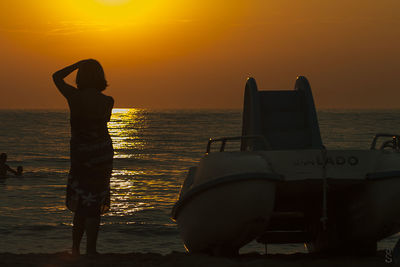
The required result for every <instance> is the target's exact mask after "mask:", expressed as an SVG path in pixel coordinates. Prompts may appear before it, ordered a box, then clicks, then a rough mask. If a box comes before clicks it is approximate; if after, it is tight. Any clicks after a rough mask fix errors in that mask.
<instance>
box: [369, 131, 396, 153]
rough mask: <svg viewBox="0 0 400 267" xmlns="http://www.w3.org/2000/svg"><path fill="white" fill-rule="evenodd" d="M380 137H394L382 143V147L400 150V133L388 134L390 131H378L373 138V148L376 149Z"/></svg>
mask: <svg viewBox="0 0 400 267" xmlns="http://www.w3.org/2000/svg"><path fill="white" fill-rule="evenodd" d="M380 137H392V139H391V140H387V141H385V142H383V143H382V145H381V147H380V149H385V148H386V147H391V148H392V149H393V150H396V151H399V150H400V135H398V134H388V133H377V134H376V135H375V137H374V139H373V140H372V143H371V150H375V149H376V144H377V142H378V138H380Z"/></svg>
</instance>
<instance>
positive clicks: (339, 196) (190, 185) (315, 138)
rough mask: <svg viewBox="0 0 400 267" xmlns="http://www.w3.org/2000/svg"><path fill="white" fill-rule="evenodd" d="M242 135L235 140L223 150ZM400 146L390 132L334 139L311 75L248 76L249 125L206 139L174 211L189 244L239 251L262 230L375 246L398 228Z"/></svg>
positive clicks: (265, 235) (320, 242) (316, 248)
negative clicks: (364, 141) (325, 128)
mask: <svg viewBox="0 0 400 267" xmlns="http://www.w3.org/2000/svg"><path fill="white" fill-rule="evenodd" d="M235 141H236V142H240V146H239V145H238V149H237V150H236V151H232V150H229V151H228V150H226V147H227V143H228V142H235ZM215 147H217V148H218V149H215ZM399 151H400V136H399V135H398V134H392V133H390V134H388V133H378V134H376V135H375V136H374V137H373V139H372V142H371V146H370V147H369V148H368V149H365V150H345V149H343V150H337V149H336V150H330V149H327V148H326V147H325V146H324V145H323V142H322V138H321V134H320V129H319V123H318V118H317V112H316V109H315V104H314V99H313V95H312V91H311V87H310V84H309V82H308V80H307V79H306V78H305V77H304V76H299V77H297V79H296V83H295V88H294V90H279V91H271V90H264V91H260V90H258V87H257V83H256V81H255V79H254V78H249V79H248V80H247V82H246V87H245V94H244V106H243V122H242V135H241V136H237V137H223V138H216V139H210V140H209V141H208V144H207V149H206V153H205V155H204V157H203V158H202V159H201V160H200V162H199V164H198V165H197V166H195V167H191V168H190V169H189V172H188V174H187V177H186V179H185V180H184V183H183V185H182V188H181V191H180V194H179V198H178V201H177V202H176V203H175V205H174V206H173V209H172V216H171V217H172V219H173V220H174V221H176V223H177V225H178V229H179V232H180V235H181V237H182V239H183V243H184V245H185V247H186V249H187V250H188V251H189V252H203V253H210V254H215V255H234V254H238V251H239V249H240V248H241V247H243V246H244V245H246V244H247V243H249V242H251V241H252V240H257V241H258V242H260V243H263V244H265V245H266V248H267V244H274V243H275V244H276V243H278V244H283V243H305V244H306V246H307V249H308V250H309V251H310V252H327V253H331V252H332V253H336V254H337V253H345V254H347V253H357V254H366V255H371V254H373V253H375V252H376V249H377V242H378V241H379V240H381V239H383V238H386V237H388V236H390V235H393V234H395V233H397V232H399V231H400V212H399V211H398V207H397V205H398V204H397V203H400V153H399Z"/></svg>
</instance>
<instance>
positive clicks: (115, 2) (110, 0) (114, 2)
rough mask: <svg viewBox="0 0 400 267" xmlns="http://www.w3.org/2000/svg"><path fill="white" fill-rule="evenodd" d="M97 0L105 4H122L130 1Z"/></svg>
mask: <svg viewBox="0 0 400 267" xmlns="http://www.w3.org/2000/svg"><path fill="white" fill-rule="evenodd" d="M97 1H99V2H100V3H103V4H105V5H123V4H126V3H128V2H130V1H131V0H97Z"/></svg>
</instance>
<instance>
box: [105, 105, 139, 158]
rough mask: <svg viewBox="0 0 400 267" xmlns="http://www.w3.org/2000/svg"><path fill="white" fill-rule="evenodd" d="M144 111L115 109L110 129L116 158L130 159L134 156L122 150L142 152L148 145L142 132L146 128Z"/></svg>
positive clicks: (109, 124) (109, 125)
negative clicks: (142, 136)
mask: <svg viewBox="0 0 400 267" xmlns="http://www.w3.org/2000/svg"><path fill="white" fill-rule="evenodd" d="M145 122H146V120H145V110H144V109H135V108H130V109H113V111H112V116H111V121H110V122H109V123H108V128H109V131H110V135H111V138H112V141H113V146H114V149H115V155H114V157H115V158H129V157H132V156H133V155H132V154H129V153H123V152H122V153H121V151H120V150H128V149H129V150H137V151H140V150H141V149H143V148H144V146H145V145H146V144H145V142H144V140H143V139H142V138H141V131H143V130H144V129H145V128H146V123H145Z"/></svg>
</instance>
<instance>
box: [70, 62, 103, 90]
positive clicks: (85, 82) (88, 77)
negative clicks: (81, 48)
mask: <svg viewBox="0 0 400 267" xmlns="http://www.w3.org/2000/svg"><path fill="white" fill-rule="evenodd" d="M76 85H77V87H78V89H85V88H93V89H97V90H99V91H100V92H101V91H104V90H105V89H106V87H107V86H108V84H107V81H106V78H105V75H104V70H103V67H102V66H101V65H100V63H99V62H98V61H97V60H94V59H90V60H87V61H85V62H82V64H81V65H80V66H79V69H78V73H77V74H76Z"/></svg>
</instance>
